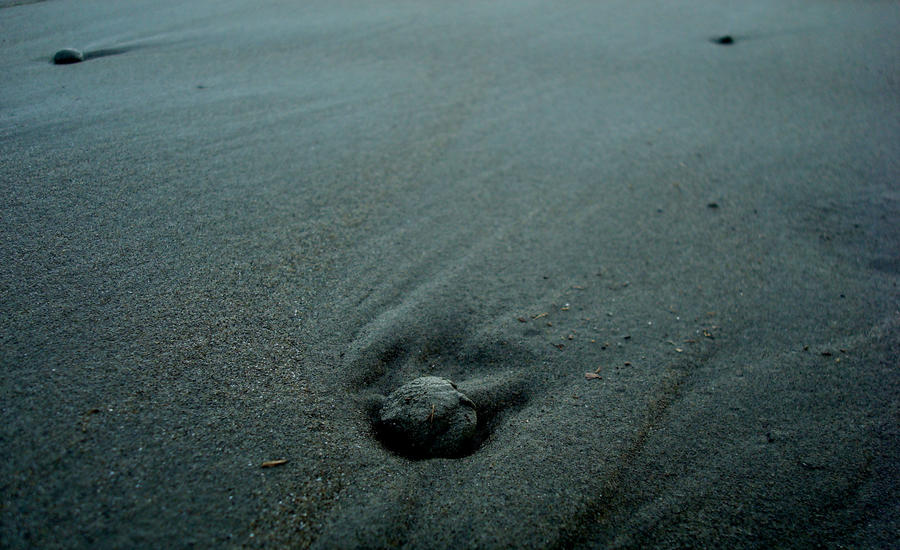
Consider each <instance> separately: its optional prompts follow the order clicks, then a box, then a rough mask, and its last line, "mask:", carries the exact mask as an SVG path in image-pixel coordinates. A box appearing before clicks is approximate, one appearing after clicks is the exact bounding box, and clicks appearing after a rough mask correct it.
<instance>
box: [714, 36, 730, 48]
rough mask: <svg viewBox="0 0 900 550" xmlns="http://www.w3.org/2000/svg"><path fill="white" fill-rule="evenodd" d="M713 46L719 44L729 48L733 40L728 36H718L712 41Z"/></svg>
mask: <svg viewBox="0 0 900 550" xmlns="http://www.w3.org/2000/svg"><path fill="white" fill-rule="evenodd" d="M712 41H713V43H714V44H720V45H722V46H730V45H731V44H734V38H732V37H731V35H730V34H726V35H725V36H720V37H718V38H713V39H712Z"/></svg>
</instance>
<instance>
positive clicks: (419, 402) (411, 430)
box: [377, 376, 478, 458]
mask: <svg viewBox="0 0 900 550" xmlns="http://www.w3.org/2000/svg"><path fill="white" fill-rule="evenodd" d="M477 425H478V417H477V415H476V413H475V404H474V403H473V402H472V400H470V399H469V398H468V397H466V396H465V395H464V394H462V393H460V392H459V390H457V389H456V384H454V383H453V382H451V381H449V380H447V379H445V378H439V377H437V376H424V377H422V378H416V379H415V380H413V381H411V382H407V383H406V384H404V385H402V386H400V387H399V388H397V389H396V390H395V391H394V392H393V393H391V394H390V395H389V396H388V397H387V399H385V401H384V403H383V404H382V407H381V411H380V413H379V419H378V423H377V428H378V431H379V432H380V434H381V436H382V437H383V438H384V440H385V442H386V443H387V444H388V446H389V447H391V448H392V449H393V450H395V451H397V452H399V453H401V454H404V455H408V456H411V457H416V458H429V457H454V456H461V455H462V454H465V452H466V451H467V450H469V448H470V444H471V442H472V438H473V436H474V435H475V429H476V427H477Z"/></svg>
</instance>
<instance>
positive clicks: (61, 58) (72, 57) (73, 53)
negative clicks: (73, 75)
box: [53, 48, 84, 65]
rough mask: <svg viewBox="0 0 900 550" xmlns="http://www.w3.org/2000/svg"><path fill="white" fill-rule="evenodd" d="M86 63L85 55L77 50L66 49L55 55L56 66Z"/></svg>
mask: <svg viewBox="0 0 900 550" xmlns="http://www.w3.org/2000/svg"><path fill="white" fill-rule="evenodd" d="M80 61H84V54H83V53H81V51H80V50H76V49H75V48H64V49H62V50H59V51H58V52H56V53H55V54H53V63H55V64H56V65H68V64H69V63H78V62H80Z"/></svg>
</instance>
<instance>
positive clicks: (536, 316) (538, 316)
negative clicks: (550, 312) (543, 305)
mask: <svg viewBox="0 0 900 550" xmlns="http://www.w3.org/2000/svg"><path fill="white" fill-rule="evenodd" d="M546 316H547V312H546V311H545V312H543V313H538V314H537V315H532V316H531V318H532V319H540V318H541V317H546Z"/></svg>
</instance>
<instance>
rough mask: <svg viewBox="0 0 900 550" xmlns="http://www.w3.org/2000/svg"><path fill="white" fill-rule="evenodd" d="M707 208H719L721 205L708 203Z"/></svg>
mask: <svg viewBox="0 0 900 550" xmlns="http://www.w3.org/2000/svg"><path fill="white" fill-rule="evenodd" d="M706 207H707V208H718V207H719V203H717V202H710V203H707V204H706Z"/></svg>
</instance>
